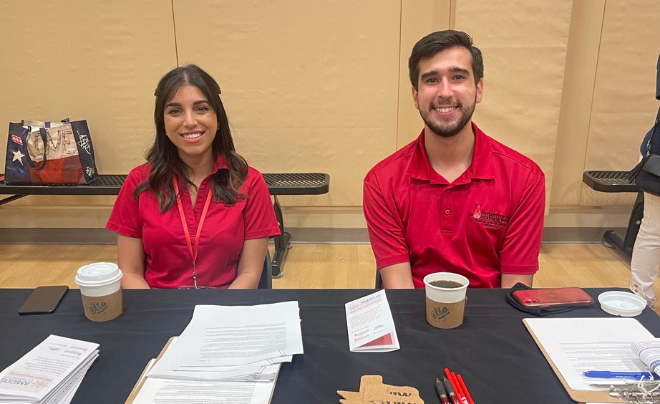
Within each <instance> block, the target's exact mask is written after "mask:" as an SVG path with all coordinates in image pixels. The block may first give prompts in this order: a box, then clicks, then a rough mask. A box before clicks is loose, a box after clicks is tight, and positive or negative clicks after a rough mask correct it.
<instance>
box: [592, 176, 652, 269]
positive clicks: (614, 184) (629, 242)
mask: <svg viewBox="0 0 660 404" xmlns="http://www.w3.org/2000/svg"><path fill="white" fill-rule="evenodd" d="M582 182H584V183H585V184H587V186H589V188H591V189H593V190H595V191H598V192H637V199H635V204H634V205H633V209H632V212H631V213H630V219H628V229H627V230H626V235H625V237H624V238H623V239H622V238H621V236H619V235H618V234H616V233H615V232H614V230H608V231H606V232H605V234H603V239H604V240H605V245H607V246H611V247H614V249H615V250H616V251H617V252H619V253H620V254H621V255H623V256H624V257H626V258H627V259H629V260H630V259H631V258H632V251H633V247H634V246H635V239H636V238H637V233H638V232H639V226H640V224H641V223H642V217H644V193H643V192H641V191H640V190H639V188H637V185H635V178H634V177H633V176H632V175H631V172H630V171H585V172H584V174H582Z"/></svg>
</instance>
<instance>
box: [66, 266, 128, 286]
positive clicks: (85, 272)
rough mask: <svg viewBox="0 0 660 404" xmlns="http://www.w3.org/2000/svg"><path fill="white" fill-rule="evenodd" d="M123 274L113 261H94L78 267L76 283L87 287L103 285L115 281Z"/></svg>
mask: <svg viewBox="0 0 660 404" xmlns="http://www.w3.org/2000/svg"><path fill="white" fill-rule="evenodd" d="M123 275H124V274H122V272H121V271H120V270H119V267H118V266H117V264H115V263H112V262H95V263H93V264H89V265H85V266H82V267H80V268H79V269H78V273H77V274H76V283H77V284H78V285H80V286H87V287H89V286H105V285H109V284H111V283H113V282H117V281H118V280H120V279H121V278H122V276H123Z"/></svg>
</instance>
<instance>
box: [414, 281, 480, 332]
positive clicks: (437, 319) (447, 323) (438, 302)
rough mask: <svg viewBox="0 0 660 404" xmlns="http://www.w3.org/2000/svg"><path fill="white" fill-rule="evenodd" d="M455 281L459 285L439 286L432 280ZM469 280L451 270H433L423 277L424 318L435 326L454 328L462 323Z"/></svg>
mask: <svg viewBox="0 0 660 404" xmlns="http://www.w3.org/2000/svg"><path fill="white" fill-rule="evenodd" d="M437 281H449V282H456V283H458V284H459V285H460V286H459V287H441V286H436V285H433V284H432V283H433V282H437ZM469 284H470V280H469V279H468V278H466V277H464V276H463V275H459V274H455V273H451V272H435V273H432V274H428V275H426V276H425V277H424V288H425V290H426V320H427V321H428V322H429V324H431V325H432V326H434V327H437V328H455V327H458V326H459V325H461V324H463V318H464V315H465V302H466V298H465V295H466V292H467V287H468V285H469Z"/></svg>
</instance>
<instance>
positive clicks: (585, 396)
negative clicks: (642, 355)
mask: <svg viewBox="0 0 660 404" xmlns="http://www.w3.org/2000/svg"><path fill="white" fill-rule="evenodd" d="M526 320H527V319H523V324H525V327H526V328H527V331H529V334H530V335H531V336H532V338H534V342H536V345H537V346H538V347H539V349H540V350H541V352H542V353H543V356H544V357H545V360H547V361H548V363H549V364H550V366H551V367H552V370H554V371H555V374H556V375H557V377H558V378H559V381H560V382H561V384H562V386H564V389H566V392H567V393H568V395H569V396H571V398H572V399H573V400H575V401H577V402H579V403H628V401H625V400H619V399H618V398H615V397H612V396H610V394H609V390H605V391H579V390H572V389H571V388H570V387H569V386H568V383H566V380H564V377H563V376H562V375H561V373H560V372H559V370H558V369H557V367H556V366H555V364H554V362H553V361H552V359H551V358H550V355H548V353H547V352H546V351H545V348H543V345H542V344H541V342H540V341H539V340H538V338H536V335H535V334H534V331H532V328H531V327H530V326H529V324H527V321H526Z"/></svg>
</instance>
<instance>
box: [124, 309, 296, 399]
mask: <svg viewBox="0 0 660 404" xmlns="http://www.w3.org/2000/svg"><path fill="white" fill-rule="evenodd" d="M302 353H303V346H302V333H301V330H300V309H299V307H298V302H283V303H275V304H265V305H258V306H196V307H195V311H194V313H193V318H192V320H191V322H190V324H188V327H186V329H185V330H184V331H183V333H182V334H181V336H180V337H178V338H176V339H174V340H173V341H172V343H171V344H170V346H169V347H168V349H167V351H165V353H164V354H163V356H162V357H161V358H160V359H159V360H158V362H156V364H155V365H154V366H153V367H152V368H151V370H150V371H149V372H148V374H147V380H146V381H145V384H144V385H143V386H142V388H141V389H140V392H139V393H138V395H137V397H136V399H135V401H134V403H135V404H141V403H153V402H158V400H169V401H167V402H168V403H189V402H194V400H196V399H198V398H203V399H205V400H208V401H205V402H208V403H215V402H217V403H226V402H232V403H239V402H240V403H246V404H248V403H249V404H253V403H268V402H269V401H270V397H271V395H272V392H273V389H274V387H275V380H276V379H277V374H278V372H279V369H280V365H281V364H282V363H283V362H291V360H292V355H295V354H302ZM213 400H215V401H213ZM223 400H224V401H223ZM226 400H229V401H226Z"/></svg>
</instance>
